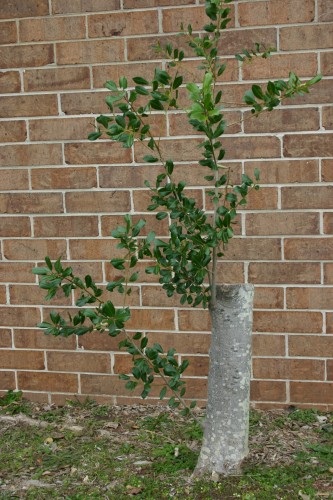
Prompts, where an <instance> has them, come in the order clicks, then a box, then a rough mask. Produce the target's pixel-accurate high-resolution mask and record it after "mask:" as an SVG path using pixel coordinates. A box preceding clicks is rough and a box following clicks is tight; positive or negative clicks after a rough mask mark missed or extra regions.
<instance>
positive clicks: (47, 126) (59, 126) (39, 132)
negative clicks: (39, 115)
mask: <svg viewBox="0 0 333 500" xmlns="http://www.w3.org/2000/svg"><path fill="white" fill-rule="evenodd" d="M29 126H30V140H31V141H59V140H75V139H79V140H80V139H87V137H88V134H89V133H90V132H92V131H93V123H92V121H91V118H72V119H71V118H66V119H61V118H60V119H50V120H44V119H43V120H31V121H30V125H29Z"/></svg>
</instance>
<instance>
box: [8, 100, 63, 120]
mask: <svg viewBox="0 0 333 500" xmlns="http://www.w3.org/2000/svg"><path fill="white" fill-rule="evenodd" d="M0 103H1V110H0V118H15V117H16V116H17V117H22V116H48V115H56V114H58V105H57V97H56V96H54V95H43V96H41V95H25V96H15V97H14V96H6V97H1V98H0Z"/></svg>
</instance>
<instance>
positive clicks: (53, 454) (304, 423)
mask: <svg viewBox="0 0 333 500" xmlns="http://www.w3.org/2000/svg"><path fill="white" fill-rule="evenodd" d="M203 416H204V414H203V411H202V410H198V412H197V417H198V418H199V419H201V418H203ZM201 437H202V433H201V428H200V426H199V425H198V424H197V423H196V422H195V421H193V420H191V419H189V418H187V417H186V418H185V417H182V416H180V415H179V414H178V413H177V412H175V411H172V410H169V409H167V408H165V407H156V406H122V407H120V406H112V407H110V406H103V405H97V404H96V403H94V402H93V401H87V402H86V403H84V404H82V403H79V402H76V401H71V402H69V403H68V404H67V405H66V406H64V407H55V406H50V405H38V404H35V403H29V402H27V401H25V400H24V399H22V396H21V395H20V393H13V392H11V391H10V392H8V394H7V395H6V396H5V397H3V398H0V457H1V460H0V498H1V499H9V498H26V499H33V500H39V499H53V498H56V499H66V500H67V499H71V500H74V499H77V500H79V499H80V500H81V499H82V500H85V499H87V498H92V499H104V498H105V499H117V500H121V499H128V498H129V497H131V496H133V497H136V498H140V499H145V500H148V499H152V500H160V499H172V498H175V499H183V498H187V499H189V500H191V499H203V500H210V499H222V500H228V499H234V498H240V499H243V500H257V499H259V500H260V499H270V500H271V499H286V500H293V499H302V500H309V499H313V498H332V499H333V415H330V414H323V413H319V412H317V411H315V410H299V409H297V408H293V407H291V408H289V409H288V410H281V411H266V412H263V411H252V412H251V419H250V454H249V456H248V458H247V459H246V460H245V462H244V467H243V475H241V476H233V477H229V478H219V479H218V478H215V481H212V480H211V478H201V479H196V480H194V479H192V478H191V474H192V471H193V469H194V467H195V464H196V460H197V456H198V452H199V449H200V444H201ZM217 479H218V480H217Z"/></svg>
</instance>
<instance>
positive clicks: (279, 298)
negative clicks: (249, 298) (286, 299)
mask: <svg viewBox="0 0 333 500" xmlns="http://www.w3.org/2000/svg"><path fill="white" fill-rule="evenodd" d="M254 307H255V309H283V289H282V288H273V287H266V286H265V287H256V288H255V293H254Z"/></svg>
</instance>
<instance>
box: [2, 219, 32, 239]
mask: <svg viewBox="0 0 333 500" xmlns="http://www.w3.org/2000/svg"><path fill="white" fill-rule="evenodd" d="M0 236H5V237H7V238H8V237H21V238H22V237H23V236H31V227H30V220H29V218H28V217H15V219H13V217H1V218H0Z"/></svg>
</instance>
